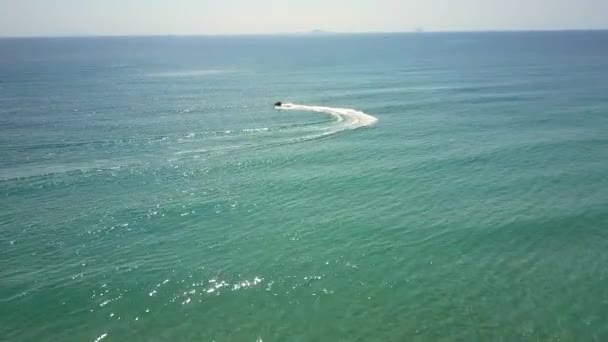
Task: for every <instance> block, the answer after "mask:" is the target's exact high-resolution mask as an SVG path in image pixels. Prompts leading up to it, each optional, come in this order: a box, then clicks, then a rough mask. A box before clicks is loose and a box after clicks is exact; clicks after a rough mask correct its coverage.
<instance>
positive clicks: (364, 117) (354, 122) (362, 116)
mask: <svg viewBox="0 0 608 342" xmlns="http://www.w3.org/2000/svg"><path fill="white" fill-rule="evenodd" d="M275 108H276V109H279V110H295V111H308V112H317V113H324V114H329V115H331V116H332V117H334V118H335V119H336V121H337V122H338V123H339V124H338V125H335V126H333V127H329V128H328V130H329V131H330V132H329V133H337V132H339V131H343V130H347V129H357V128H360V127H366V126H371V125H373V124H375V123H376V122H378V119H377V118H375V117H373V116H371V115H369V114H366V113H364V112H361V111H358V110H355V109H350V108H336V107H323V106H308V105H300V104H295V103H283V104H282V105H281V106H276V107H275Z"/></svg>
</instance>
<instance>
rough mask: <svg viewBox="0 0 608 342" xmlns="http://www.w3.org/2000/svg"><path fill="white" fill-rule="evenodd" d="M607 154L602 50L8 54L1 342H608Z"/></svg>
mask: <svg viewBox="0 0 608 342" xmlns="http://www.w3.org/2000/svg"><path fill="white" fill-rule="evenodd" d="M279 100H281V101H284V102H290V103H295V104H296V105H294V106H293V108H283V109H276V108H274V107H273V104H274V102H276V101H279ZM606 132H608V32H606V31H591V32H585V31H579V32H519V33H441V34H434V33H424V34H370V35H327V36H310V37H309V36H298V37H291V36H274V37H271V36H267V37H255V36H251V37H121V38H118V37H116V38H55V39H42V38H40V39H38V38H36V39H2V40H0V157H1V158H0V208H1V209H0V265H1V267H0V308H1V310H0V340H7V341H41V340H59V341H101V340H103V341H104V342H105V341H125V340H128V341H151V340H159V341H163V340H175V341H189V340H192V341H218V342H220V341H256V340H263V341H363V340H365V341H605V340H608V324H607V323H608V322H607V319H608V287H606V284H607V281H608V271H606V270H607V268H606V265H608V255H607V254H606V252H605V251H606V250H608V230H607V229H608V162H607V160H608V137H607V135H606Z"/></svg>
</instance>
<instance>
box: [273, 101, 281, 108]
mask: <svg viewBox="0 0 608 342" xmlns="http://www.w3.org/2000/svg"><path fill="white" fill-rule="evenodd" d="M281 105H282V103H281V101H278V102H275V103H274V106H275V107H281Z"/></svg>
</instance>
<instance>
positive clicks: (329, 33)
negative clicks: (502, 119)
mask: <svg viewBox="0 0 608 342" xmlns="http://www.w3.org/2000/svg"><path fill="white" fill-rule="evenodd" d="M588 31H595V32H603V31H608V27H607V28H599V29H598V28H588V29H567V28H564V29H560V28H555V29H520V30H518V29H514V30H427V29H425V28H421V27H419V28H412V29H411V30H408V31H361V32H341V31H326V30H322V29H314V30H310V31H303V32H269V33H226V34H206V33H155V34H95V33H83V34H73V35H48V36H45V35H21V36H19V35H16V36H11V35H0V39H15V38H85V37H197V36H201V37H240V36H295V37H302V36H332V35H373V34H424V33H491V32H494V33H501V32H504V33H509V32H588Z"/></svg>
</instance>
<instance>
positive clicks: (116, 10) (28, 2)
mask: <svg viewBox="0 0 608 342" xmlns="http://www.w3.org/2000/svg"><path fill="white" fill-rule="evenodd" d="M417 28H422V29H424V30H425V31H486V30H556V29H608V0H214V1H212V0H0V36H81V35H167V34H176V35H178V34H188V35H190V34H202V35H205V34H209V35H218V34H267V33H293V32H307V31H310V30H313V29H321V30H325V31H332V32H401V31H413V30H415V29H417Z"/></svg>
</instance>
